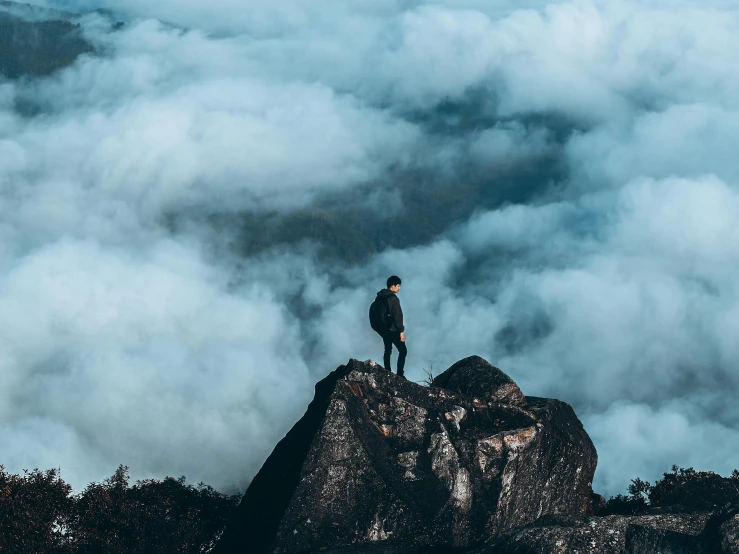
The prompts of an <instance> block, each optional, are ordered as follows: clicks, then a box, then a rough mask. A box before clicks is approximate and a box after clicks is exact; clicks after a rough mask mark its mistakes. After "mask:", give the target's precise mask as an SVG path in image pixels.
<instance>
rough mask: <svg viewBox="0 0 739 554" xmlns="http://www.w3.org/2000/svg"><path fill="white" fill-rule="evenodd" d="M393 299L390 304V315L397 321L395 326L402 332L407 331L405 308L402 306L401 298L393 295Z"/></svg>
mask: <svg viewBox="0 0 739 554" xmlns="http://www.w3.org/2000/svg"><path fill="white" fill-rule="evenodd" d="M390 298H391V301H390V302H389V304H388V308H389V310H390V315H391V316H392V318H393V322H394V323H395V328H396V329H397V330H398V331H400V332H401V333H402V332H403V331H405V327H404V326H403V309H402V308H401V307H400V299H399V298H398V297H397V296H394V297H393V296H391V297H390Z"/></svg>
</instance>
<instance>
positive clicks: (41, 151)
mask: <svg viewBox="0 0 739 554" xmlns="http://www.w3.org/2000/svg"><path fill="white" fill-rule="evenodd" d="M33 3H34V4H37V5H39V6H45V7H50V8H54V9H62V10H69V11H74V12H79V13H87V12H91V11H92V10H96V9H99V8H102V9H106V10H111V9H112V10H115V13H114V14H113V15H110V14H108V13H107V12H97V13H88V15H85V16H84V17H83V18H82V20H81V23H82V29H83V32H84V34H85V36H86V37H87V39H88V40H89V41H91V42H92V43H93V44H94V45H95V46H96V47H97V53H96V54H95V55H85V56H82V57H81V58H79V59H78V60H77V62H76V63H75V64H74V65H73V66H71V67H68V68H66V69H63V70H62V71H60V72H58V73H56V74H55V75H53V76H51V77H49V78H45V79H35V80H20V81H6V82H2V83H0V325H2V328H3V329H4V332H3V333H2V334H0V373H1V374H2V378H3V386H2V387H0V444H3V449H2V450H3V452H2V456H3V458H2V460H0V463H3V464H5V466H6V468H7V469H8V470H11V471H21V470H22V469H23V468H32V467H40V468H49V467H61V470H62V476H63V477H64V478H65V479H67V480H68V481H69V482H71V483H72V484H73V485H74V486H75V488H77V489H81V488H82V487H84V485H85V484H86V483H88V482H89V481H91V480H100V479H102V478H104V477H106V476H108V475H110V474H111V473H112V472H113V470H114V469H115V467H117V465H118V464H121V463H123V464H126V465H128V466H129V467H130V469H131V474H132V476H133V477H134V478H148V477H163V476H164V475H181V474H184V475H186V476H187V477H188V479H189V480H190V481H194V482H197V481H201V480H202V481H204V482H206V483H208V484H211V485H213V486H215V487H216V488H218V489H220V490H223V491H232V490H234V488H240V489H242V490H243V488H244V487H245V486H246V485H247V484H248V482H249V479H250V478H251V476H252V475H253V474H254V473H255V472H256V471H257V470H258V468H259V467H260V465H261V463H262V462H263V460H264V459H265V458H266V456H267V455H268V454H269V452H270V451H271V449H272V447H273V446H274V444H275V443H276V441H277V440H279V438H281V437H282V435H283V434H284V433H285V432H286V431H287V430H288V429H289V428H290V426H291V425H292V424H293V423H294V421H295V420H296V419H297V418H298V417H299V416H300V415H301V414H302V413H303V411H304V409H305V407H306V406H307V403H308V402H309V401H310V398H311V397H312V393H313V384H314V383H315V381H316V380H318V379H319V378H320V377H322V376H323V375H325V374H326V373H327V372H328V371H330V370H332V369H334V368H335V367H336V366H338V365H340V364H342V363H345V362H346V361H347V360H348V359H349V358H350V357H354V358H359V359H368V358H373V359H378V358H380V357H381V344H379V343H378V341H379V339H378V338H377V337H376V335H374V334H373V332H372V331H371V330H370V329H369V327H368V324H367V321H366V310H367V306H368V304H369V302H370V301H371V298H372V297H373V296H374V293H375V292H376V291H377V290H378V289H379V288H382V286H383V284H384V280H385V278H386V277H387V276H388V275H389V274H391V273H396V274H398V275H400V276H401V277H402V278H403V282H404V284H403V289H402V292H401V301H402V303H403V307H404V311H405V312H406V318H407V325H408V333H407V334H408V346H409V351H410V354H409V360H408V374H409V377H410V378H411V379H415V380H421V379H422V378H423V377H424V373H423V369H424V368H428V367H431V366H432V364H433V368H434V371H438V370H442V369H444V368H445V367H446V366H448V365H450V364H451V363H453V362H454V361H456V360H458V359H460V358H462V357H465V356H469V355H472V354H478V355H481V356H483V357H485V358H486V359H488V360H489V361H490V362H491V363H493V364H494V365H497V366H498V367H500V368H501V369H503V370H504V371H505V372H507V373H508V374H509V375H510V376H511V377H512V378H513V379H514V380H516V381H517V382H518V383H519V385H520V386H521V388H522V390H523V392H524V393H525V394H530V395H536V396H549V397H555V398H559V399H562V400H564V401H566V402H569V403H570V404H572V405H573V407H574V408H575V410H576V412H577V414H578V415H579V416H580V418H581V419H582V420H583V422H584V424H585V427H586V429H587V431H588V432H589V433H590V436H591V437H592V438H593V441H594V442H595V445H596V447H597V449H598V453H599V465H598V470H597V473H596V479H595V483H594V488H595V490H596V491H597V492H600V493H601V494H605V495H613V494H617V493H620V492H624V491H625V489H626V486H627V485H628V483H629V480H630V479H631V478H633V477H636V476H639V477H642V478H646V479H650V480H651V479H655V478H656V477H658V476H660V474H661V473H662V472H663V471H666V470H668V469H669V467H670V466H671V465H672V464H679V465H682V466H686V467H687V466H694V467H696V468H697V469H701V470H713V471H716V472H719V473H723V474H726V473H729V472H730V471H731V470H732V469H733V468H735V467H737V466H739V431H737V428H739V408H737V405H736V402H735V398H736V393H737V387H738V386H739V369H737V368H739V342H738V341H737V340H736V336H737V333H739V287H737V285H736V284H735V283H736V279H735V275H736V274H737V273H739V231H737V225H736V222H737V220H738V216H739V194H738V190H737V186H738V185H739V181H738V179H739V157H737V156H736V154H735V151H734V150H735V145H736V142H737V138H739V71H737V69H739V68H737V67H736V61H735V58H736V57H735V55H734V53H735V52H736V51H737V49H739V33H737V28H738V27H739V12H738V11H737V10H736V8H734V7H732V6H731V4H730V3H728V2H719V1H703V2H675V1H671V2H662V1H647V0H642V1H633V0H618V1H616V0H577V1H561V2H549V3H544V2H537V1H533V0H532V1H528V2H509V1H485V2H482V1H477V0H469V1H465V0H456V1H451V0H447V1H438V2H419V1H403V0H395V1H391V0H380V1H378V0H373V1H365V0H356V1H353V2H346V1H338V0H329V1H326V2H306V1H299V0H270V1H262V0H252V1H241V2H237V1H236V0H208V1H207V2H206V1H205V0H186V1H185V0H176V1H175V0H161V1H158V2H150V1H148V0H147V1H144V0H117V1H116V2H112V1H107V0H99V1H98V0H80V1H74V0H72V1H61V0H60V1H46V2H42V1H34V2H33ZM34 17H37V14H36V15H34ZM111 18H112V20H113V21H115V20H120V21H125V22H126V25H125V26H124V27H123V28H121V29H120V30H118V31H116V32H110V21H111ZM21 105H23V106H34V110H33V111H32V113H34V114H35V115H29V112H28V111H26V112H23V111H22V110H18V106H21ZM542 159H546V160H553V162H552V163H549V164H544V165H541V160H542ZM534 167H536V168H540V169H537V172H536V173H535V177H534V178H527V179H525V180H524V179H520V180H517V178H516V176H517V175H519V174H523V173H524V172H525V171H526V169H527V168H534ZM547 168H548V169H547ZM410 174H412V175H415V176H417V180H416V181H414V182H413V183H412V185H409V184H408V183H407V182H403V183H401V182H398V181H395V180H394V179H396V178H397V176H398V175H405V176H407V175H410ZM480 175H482V176H483V177H479V176H480ZM473 176H475V177H473ZM468 179H471V180H474V181H475V187H476V188H475V190H477V191H478V192H479V191H480V190H482V193H480V194H481V197H485V198H493V197H494V198H496V200H495V202H493V203H490V204H485V205H480V206H479V207H478V209H476V210H474V211H469V210H468V211H467V212H464V211H460V213H461V214H463V216H460V217H459V218H457V219H455V220H454V221H452V222H451V223H450V224H449V225H446V226H444V227H443V228H440V229H439V230H438V232H435V234H434V235H433V236H427V237H426V238H425V239H424V240H423V241H420V242H419V241H417V243H414V244H406V245H405V246H403V247H401V248H394V249H393V248H388V249H385V250H384V251H379V252H371V253H368V254H367V255H365V256H362V257H361V261H359V262H357V261H356V260H355V261H352V263H348V262H344V261H343V260H341V259H330V258H326V257H325V256H322V255H320V250H321V245H320V244H314V243H310V241H308V242H306V241H295V240H294V241H288V242H286V243H283V244H279V245H274V247H272V248H270V247H269V245H267V247H266V248H261V249H260V250H259V251H253V252H247V253H244V252H243V251H239V250H238V249H234V248H233V244H234V243H236V242H238V240H242V239H243V238H244V237H243V236H241V235H240V233H241V232H242V229H241V228H237V227H236V226H235V225H234V226H233V228H232V227H230V226H229V223H228V222H229V221H235V220H237V219H238V218H244V217H246V218H254V220H255V221H262V218H271V219H270V220H271V221H273V222H274V221H276V222H277V225H279V224H280V222H282V221H288V220H289V218H290V217H291V215H294V214H296V213H305V212H310V210H312V209H317V207H318V206H320V209H321V210H326V209H328V211H329V212H330V211H331V209H330V206H340V207H341V209H342V210H344V211H342V212H341V213H346V212H345V210H346V207H347V206H354V205H356V206H360V207H361V210H360V209H359V208H358V211H357V212H356V217H357V218H359V217H363V218H366V219H367V221H368V222H369V223H368V224H370V223H372V222H374V224H377V221H381V220H382V218H383V217H389V216H388V213H390V214H391V215H392V217H393V218H395V219H394V220H393V221H395V222H396V224H397V221H398V220H399V221H400V222H401V223H402V221H404V216H405V217H406V218H407V219H408V220H409V221H410V220H411V219H412V217H411V216H413V215H414V214H413V213H410V211H411V210H415V209H416V205H415V204H412V203H411V202H410V200H409V198H410V197H409V190H410V189H413V188H416V189H420V190H423V189H424V187H430V186H431V185H430V184H429V183H431V182H433V186H434V187H437V188H436V189H434V190H437V191H438V190H446V191H447V193H449V191H451V194H449V197H450V198H452V199H454V198H455V191H459V193H458V195H463V194H466V192H465V191H466V190H467V189H466V188H465V185H467V184H468V183H467V180H468ZM532 179H533V180H532ZM521 189H524V190H521ZM457 200H459V196H457ZM454 204H455V201H454V200H452V201H450V210H453V205H454ZM326 206H329V208H326ZM337 210H338V208H337ZM322 213H323V212H322ZM173 220H176V221H177V222H178V223H177V225H173V224H172V221H173ZM216 220H217V221H219V222H220V223H219V224H218V225H214V224H213V221H216ZM224 221H225V222H226V223H223V222H224ZM450 221H451V220H450ZM357 225H358V222H357V221H356V220H355V219H354V218H347V219H346V228H347V229H348V228H350V227H351V228H352V229H354V228H356V227H357ZM247 228H248V226H247ZM394 232H397V233H400V235H401V236H402V235H403V233H404V232H408V230H407V229H405V230H404V229H403V227H402V224H401V226H400V228H399V229H395V230H394Z"/></svg>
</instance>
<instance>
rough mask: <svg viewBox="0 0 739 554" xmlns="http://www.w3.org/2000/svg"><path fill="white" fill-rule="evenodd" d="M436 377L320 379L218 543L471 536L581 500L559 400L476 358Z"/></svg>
mask: <svg viewBox="0 0 739 554" xmlns="http://www.w3.org/2000/svg"><path fill="white" fill-rule="evenodd" d="M434 385H435V386H432V387H430V388H429V387H423V386H420V385H417V384H415V383H412V382H409V381H406V380H405V379H403V378H400V377H398V376H396V375H394V374H392V373H389V372H387V371H385V370H384V369H383V368H382V367H380V366H379V365H377V364H376V363H374V362H359V361H357V360H351V361H350V362H349V363H348V364H347V365H346V366H341V367H339V368H338V369H337V370H336V371H334V372H333V373H331V374H330V375H329V376H328V377H326V378H325V379H323V380H322V381H320V382H319V383H318V384H317V385H316V394H315V397H314V399H313V401H312V402H311V404H310V406H309V407H308V411H307V412H306V414H305V415H304V416H303V418H301V419H300V421H298V423H296V424H295V426H294V427H293V429H292V430H291V431H290V432H289V433H288V434H287V435H286V436H285V438H284V439H283V440H282V441H280V443H278V445H277V446H276V448H275V450H274V451H273V453H272V454H271V455H270V457H269V458H268V459H267V461H266V462H265V464H264V466H263V467H262V469H261V470H260V471H259V473H258V474H257V475H256V476H255V477H254V479H253V481H252V483H251V485H250V486H249V488H248V490H247V491H246V494H245V495H244V498H243V500H242V502H241V505H240V508H239V512H238V516H237V518H236V520H234V521H233V522H232V523H231V524H230V525H229V526H228V527H227V529H226V532H225V533H224V536H223V537H222V539H221V541H220V542H219V544H218V547H217V549H216V552H219V553H225V552H249V553H250V554H261V553H275V554H290V553H303V552H310V551H316V550H319V549H328V548H335V547H341V546H342V545H354V546H353V547H352V548H353V549H354V551H356V552H364V551H366V552H381V551H387V552H395V551H414V550H416V549H418V548H419V547H421V546H423V545H446V546H448V547H469V546H472V545H475V544H480V543H481V542H484V541H485V540H486V539H487V538H489V537H490V536H491V535H495V534H498V533H502V532H505V531H507V530H510V529H512V528H514V527H519V526H522V525H526V524H529V523H531V522H533V521H534V520H536V519H537V518H539V517H541V516H542V515H545V514H575V515H585V514H587V513H589V512H590V511H591V507H590V502H591V496H592V489H591V483H592V477H593V473H594V471H595V466H596V452H595V448H594V447H593V444H592V442H591V441H590V438H589V437H588V435H587V433H585V431H584V429H583V427H582V424H581V423H580V421H579V420H578V419H577V417H576V416H575V413H574V412H573V410H572V408H570V406H568V405H567V404H565V403H563V402H560V401H558V400H550V399H545V398H535V397H528V398H525V397H524V396H523V395H522V394H521V393H520V391H519V390H518V387H517V386H515V383H513V381H511V380H510V378H509V377H508V376H506V375H505V374H504V373H503V372H501V371H500V370H498V369H496V368H493V367H492V366H491V365H490V364H487V362H485V361H484V360H482V359H481V358H477V357H474V358H468V359H467V360H463V361H462V362H460V363H458V364H455V366H452V368H450V370H448V371H447V372H445V373H444V374H442V375H440V376H439V377H438V378H437V379H436V380H435V381H434ZM442 386H445V387H444V388H442ZM446 387H449V388H446ZM363 544H364V545H365V546H364V547H363V546H362V545H363ZM383 544H386V545H387V547H388V548H387V549H385V548H383V546H382V545H383ZM373 545H376V546H378V547H380V548H374V547H373ZM392 545H395V546H392ZM397 545H401V546H397Z"/></svg>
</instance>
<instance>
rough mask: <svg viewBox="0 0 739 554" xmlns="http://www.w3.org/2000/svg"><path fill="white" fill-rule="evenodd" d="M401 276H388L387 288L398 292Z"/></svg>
mask: <svg viewBox="0 0 739 554" xmlns="http://www.w3.org/2000/svg"><path fill="white" fill-rule="evenodd" d="M400 282H401V281H400V277H398V276H397V275H392V276H391V277H388V278H387V288H388V290H390V291H391V292H395V293H397V292H398V291H399V290H400Z"/></svg>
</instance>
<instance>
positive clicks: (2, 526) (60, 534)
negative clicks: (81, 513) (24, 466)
mask: <svg viewBox="0 0 739 554" xmlns="http://www.w3.org/2000/svg"><path fill="white" fill-rule="evenodd" d="M71 491H72V487H70V486H69V485H68V484H67V483H65V482H64V481H63V480H62V479H61V478H60V477H59V475H58V472H57V470H55V469H50V470H48V471H39V470H38V469H34V470H33V471H28V470H24V472H23V475H13V474H9V473H7V472H6V471H5V467H4V466H1V465H0V551H2V552H43V553H57V552H65V551H66V550H65V544H66V540H67V535H66V533H67V530H68V521H69V518H70V514H71V511H72V507H73V504H74V501H73V499H72V497H71V496H70V495H71Z"/></svg>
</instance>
